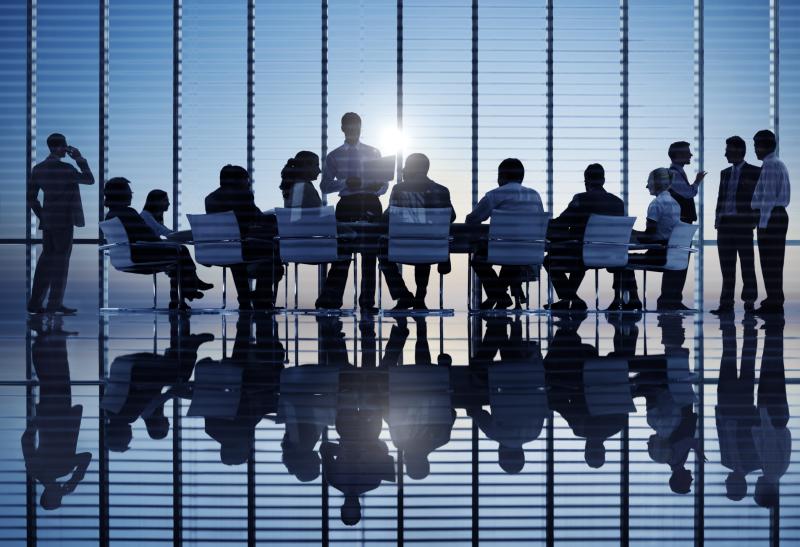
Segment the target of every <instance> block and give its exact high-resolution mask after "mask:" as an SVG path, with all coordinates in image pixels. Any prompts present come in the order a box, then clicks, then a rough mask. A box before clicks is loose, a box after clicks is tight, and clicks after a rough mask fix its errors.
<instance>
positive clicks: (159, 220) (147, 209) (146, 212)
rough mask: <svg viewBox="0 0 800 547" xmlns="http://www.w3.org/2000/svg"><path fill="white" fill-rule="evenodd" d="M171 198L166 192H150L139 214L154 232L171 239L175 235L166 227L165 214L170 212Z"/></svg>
mask: <svg viewBox="0 0 800 547" xmlns="http://www.w3.org/2000/svg"><path fill="white" fill-rule="evenodd" d="M169 206H170V203H169V196H168V195H167V193H166V192H165V191H164V190H158V189H156V190H150V192H148V193H147V198H146V199H145V201H144V207H142V212H141V213H139V214H140V216H141V217H142V220H144V222H145V224H147V225H148V226H149V227H150V229H151V230H153V232H155V233H156V234H157V235H159V236H161V237H169V236H171V235H172V234H174V233H175V231H174V230H170V229H169V228H167V227H166V226H165V225H164V213H166V212H167V211H168V210H169Z"/></svg>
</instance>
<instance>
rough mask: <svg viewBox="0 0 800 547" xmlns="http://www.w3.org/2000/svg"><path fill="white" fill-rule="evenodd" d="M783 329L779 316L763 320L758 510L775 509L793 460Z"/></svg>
mask: <svg viewBox="0 0 800 547" xmlns="http://www.w3.org/2000/svg"><path fill="white" fill-rule="evenodd" d="M783 329H784V320H783V317H782V316H775V315H771V316H769V317H767V318H766V320H765V322H764V351H763V352H762V354H761V369H760V371H759V375H758V398H757V400H756V408H757V409H758V417H759V424H758V426H755V427H753V429H752V432H753V441H754V442H755V445H756V450H757V451H758V459H759V461H760V462H761V476H760V477H758V480H757V481H756V488H755V495H754V497H755V501H756V503H757V504H758V505H760V506H761V507H777V506H778V501H779V494H780V489H779V484H778V483H779V481H780V479H781V477H782V476H783V475H784V474H785V473H786V471H787V470H788V468H789V463H790V461H791V458H792V434H791V432H790V431H789V429H788V427H787V424H788V422H789V403H788V400H787V398H786V372H785V368H784V360H783Z"/></svg>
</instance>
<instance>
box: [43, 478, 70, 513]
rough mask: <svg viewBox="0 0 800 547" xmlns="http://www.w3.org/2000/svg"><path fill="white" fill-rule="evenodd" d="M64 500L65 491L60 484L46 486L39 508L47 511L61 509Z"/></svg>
mask: <svg viewBox="0 0 800 547" xmlns="http://www.w3.org/2000/svg"><path fill="white" fill-rule="evenodd" d="M63 498H64V491H63V490H62V489H61V486H59V485H58V484H48V485H45V487H44V491H42V496H41V497H40V498H39V506H40V507H41V508H42V509H44V510H45V511H52V510H53V509H58V508H59V507H61V500H62V499H63Z"/></svg>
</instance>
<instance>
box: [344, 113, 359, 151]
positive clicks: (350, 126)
mask: <svg viewBox="0 0 800 547" xmlns="http://www.w3.org/2000/svg"><path fill="white" fill-rule="evenodd" d="M342 133H344V140H345V142H346V143H348V144H355V143H357V142H358V139H359V138H361V116H359V115H358V114H356V113H355V112H347V113H346V114H345V115H344V116H342Z"/></svg>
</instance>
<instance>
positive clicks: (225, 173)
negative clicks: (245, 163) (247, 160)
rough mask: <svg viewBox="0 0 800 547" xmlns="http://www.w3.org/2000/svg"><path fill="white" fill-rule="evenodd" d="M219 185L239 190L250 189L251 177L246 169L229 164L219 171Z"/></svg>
mask: <svg viewBox="0 0 800 547" xmlns="http://www.w3.org/2000/svg"><path fill="white" fill-rule="evenodd" d="M219 185H220V186H221V187H223V188H232V189H237V190H241V189H243V188H250V175H249V174H248V172H247V169H245V168H244V167H241V166H239V165H231V164H228V165H226V166H224V167H223V168H222V169H220V171H219Z"/></svg>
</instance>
